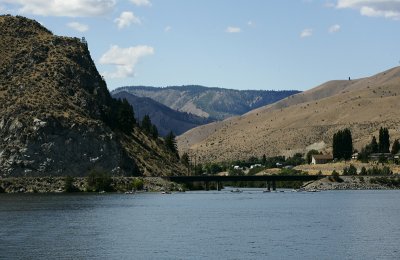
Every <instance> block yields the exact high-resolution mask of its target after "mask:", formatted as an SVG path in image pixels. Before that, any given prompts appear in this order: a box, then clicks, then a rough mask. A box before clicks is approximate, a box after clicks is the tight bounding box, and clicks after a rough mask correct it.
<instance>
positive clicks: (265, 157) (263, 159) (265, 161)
mask: <svg viewBox="0 0 400 260" xmlns="http://www.w3.org/2000/svg"><path fill="white" fill-rule="evenodd" d="M266 163H267V156H266V155H265V154H263V156H262V159H261V164H262V165H264V166H265V164H266Z"/></svg>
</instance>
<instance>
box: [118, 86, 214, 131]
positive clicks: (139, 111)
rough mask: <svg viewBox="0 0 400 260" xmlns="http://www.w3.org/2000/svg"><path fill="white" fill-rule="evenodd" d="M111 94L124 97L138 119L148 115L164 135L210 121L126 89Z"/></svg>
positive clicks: (120, 97) (119, 97)
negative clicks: (136, 94)
mask: <svg viewBox="0 0 400 260" xmlns="http://www.w3.org/2000/svg"><path fill="white" fill-rule="evenodd" d="M112 96H113V97H114V98H118V99H124V98H125V99H126V100H127V101H128V102H129V104H131V105H132V107H133V110H134V111H135V117H136V118H137V119H138V120H142V119H143V117H144V116H145V115H149V116H150V118H151V122H152V123H153V124H154V125H155V126H157V129H158V132H159V134H160V135H161V136H166V135H167V134H168V133H169V132H170V131H172V132H173V133H174V134H175V135H180V134H183V133H184V132H186V131H187V130H189V129H192V128H194V127H196V126H199V125H204V124H207V123H210V122H211V120H209V119H206V118H203V117H199V116H196V115H193V114H188V113H185V112H179V111H177V110H173V109H171V108H169V107H167V106H165V105H163V104H161V103H158V102H157V101H154V100H153V99H151V98H147V97H138V96H135V95H133V94H131V93H128V92H126V91H121V92H118V93H115V94H113V95H112Z"/></svg>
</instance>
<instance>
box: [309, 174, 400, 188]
mask: <svg viewBox="0 0 400 260" xmlns="http://www.w3.org/2000/svg"><path fill="white" fill-rule="evenodd" d="M304 189H305V190H391V189H400V176H399V175H393V176H340V177H339V178H338V179H335V178H334V177H333V176H329V177H325V178H322V179H320V180H317V181H313V182H310V183H308V184H305V185H304Z"/></svg>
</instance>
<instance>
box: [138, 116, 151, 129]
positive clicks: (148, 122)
mask: <svg viewBox="0 0 400 260" xmlns="http://www.w3.org/2000/svg"><path fill="white" fill-rule="evenodd" d="M140 126H141V127H142V129H143V131H145V132H146V133H150V131H151V126H152V124H151V119H150V116H149V115H145V116H144V117H143V119H142V122H141V124H140Z"/></svg>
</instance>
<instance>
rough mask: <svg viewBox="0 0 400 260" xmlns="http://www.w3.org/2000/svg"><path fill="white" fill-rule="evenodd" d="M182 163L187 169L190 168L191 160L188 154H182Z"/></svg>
mask: <svg viewBox="0 0 400 260" xmlns="http://www.w3.org/2000/svg"><path fill="white" fill-rule="evenodd" d="M181 163H182V164H183V165H185V166H186V167H189V165H190V158H189V155H188V153H184V154H182V156H181Z"/></svg>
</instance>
